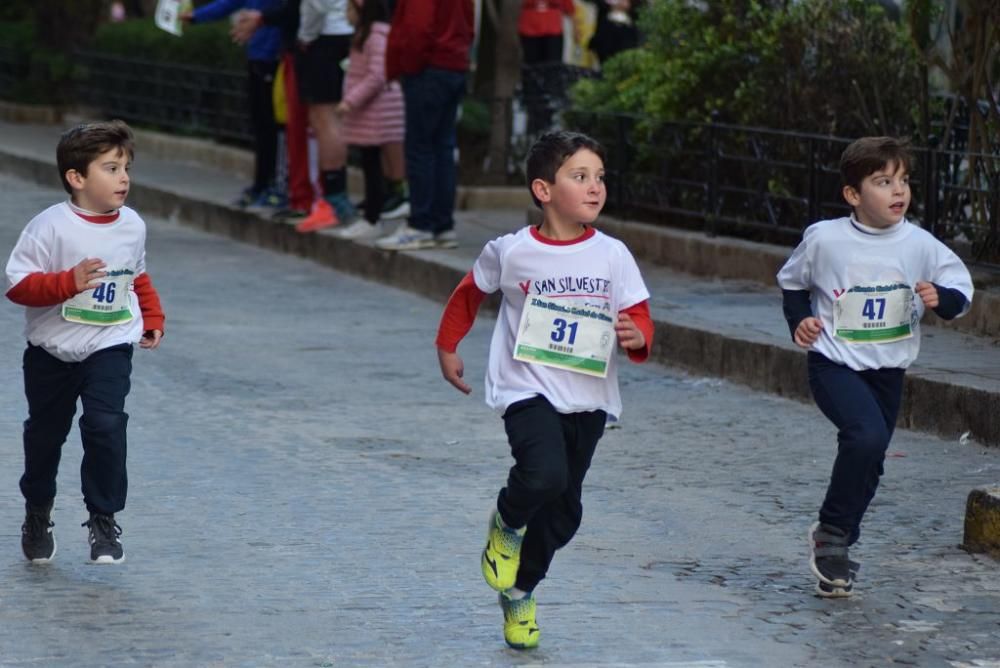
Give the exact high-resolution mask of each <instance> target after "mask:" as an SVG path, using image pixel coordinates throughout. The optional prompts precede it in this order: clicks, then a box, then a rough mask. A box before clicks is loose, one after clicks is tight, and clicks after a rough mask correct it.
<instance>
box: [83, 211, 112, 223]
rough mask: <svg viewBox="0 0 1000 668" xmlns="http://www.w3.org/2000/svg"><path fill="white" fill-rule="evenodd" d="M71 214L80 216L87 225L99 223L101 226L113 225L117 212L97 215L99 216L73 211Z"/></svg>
mask: <svg viewBox="0 0 1000 668" xmlns="http://www.w3.org/2000/svg"><path fill="white" fill-rule="evenodd" d="M73 213H75V214H76V215H78V216H80V217H81V218H83V219H84V220H85V221H87V222H88V223H99V224H101V225H105V224H107V223H113V222H115V221H116V220H118V212H117V211H115V212H114V213H106V214H99V215H93V216H91V215H88V214H85V213H80V212H79V211H74V212H73Z"/></svg>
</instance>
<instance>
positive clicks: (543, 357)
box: [436, 132, 653, 649]
mask: <svg viewBox="0 0 1000 668" xmlns="http://www.w3.org/2000/svg"><path fill="white" fill-rule="evenodd" d="M527 180H528V186H529V188H530V190H531V195H532V199H533V200H534V202H535V204H536V206H538V207H540V208H541V209H542V212H543V220H542V223H541V225H539V226H538V227H525V228H522V229H521V230H519V231H517V232H515V233H513V234H508V235H505V236H502V237H499V238H498V239H495V240H493V241H490V242H489V243H487V244H486V246H485V247H484V248H483V250H482V252H481V254H480V255H479V258H478V259H477V260H476V262H475V264H474V266H473V268H472V271H471V272H469V274H467V275H466V277H465V278H464V279H463V280H462V281H461V283H460V284H459V285H458V287H457V288H456V289H455V291H454V293H453V294H452V296H451V298H450V299H449V300H448V304H447V305H446V306H445V310H444V314H443V316H442V318H441V324H440V327H439V330H438V336H437V340H436V344H437V348H438V358H439V361H440V364H441V372H442V374H443V375H444V377H445V379H446V380H447V381H448V382H450V383H451V384H452V385H454V386H455V387H456V388H458V389H459V390H461V391H462V392H464V393H466V394H468V393H469V392H470V391H471V389H470V388H469V386H468V385H467V384H466V383H465V381H464V380H463V373H464V366H463V362H462V358H461V357H460V356H459V355H458V354H457V352H456V350H457V347H458V343H459V342H460V341H461V339H462V338H463V337H464V336H465V335H466V334H467V333H468V331H469V329H470V328H471V327H472V324H473V320H474V319H475V315H476V312H477V311H478V309H479V306H480V304H481V303H482V301H483V300H484V299H485V298H486V296H487V295H489V294H491V293H494V292H496V291H497V290H499V291H500V292H501V293H502V297H503V298H502V300H501V305H500V312H499V316H498V318H497V323H496V326H495V328H494V331H493V338H492V341H491V343H490V351H489V364H488V369H487V372H486V383H485V386H486V403H487V404H488V405H489V406H490V407H492V408H494V409H496V410H497V411H499V412H501V413H502V415H503V421H504V427H505V429H506V432H507V438H508V441H509V443H510V448H511V455H512V456H513V458H514V466H513V467H511V469H510V472H509V474H508V478H507V485H506V486H505V487H504V488H503V489H501V490H500V493H499V495H498V497H497V503H496V508H495V509H493V510H492V512H491V513H490V518H489V526H488V535H487V543H486V548H485V549H484V550H483V553H482V556H481V566H482V572H483V576H484V577H485V579H486V582H487V583H488V584H489V585H490V586H491V587H492V588H493V589H495V590H497V591H498V592H500V596H499V600H500V606H501V608H502V609H503V615H504V639H505V640H506V641H507V644H509V645H510V646H511V647H514V648H518V649H525V648H530V647H535V646H536V645H538V640H539V629H538V625H537V623H536V620H535V597H534V593H533V592H534V590H535V587H536V585H538V583H539V582H540V581H541V580H542V579H543V578H544V577H545V575H546V572H547V571H548V568H549V564H550V563H551V561H552V557H553V555H554V554H555V552H556V550H558V549H560V548H562V547H563V546H565V545H566V544H567V543H569V541H570V539H571V538H572V537H573V535H574V534H575V533H576V530H577V528H578V527H579V526H580V521H581V519H582V516H583V506H582V504H581V492H582V486H583V479H584V476H585V475H586V473H587V469H588V468H589V467H590V462H591V458H592V457H593V454H594V449H595V447H596V446H597V442H598V440H599V439H600V438H601V436H602V435H603V433H604V426H605V423H606V421H608V420H617V418H618V416H619V414H620V413H621V397H620V395H619V390H618V377H617V363H618V360H617V356H616V354H615V348H616V344H617V345H618V346H621V347H622V348H623V349H624V350H625V351H626V352H627V354H628V357H629V358H630V359H631V360H632V361H635V362H642V361H644V360H645V359H646V358H647V357H648V356H649V351H650V347H651V345H652V338H653V322H652V319H651V318H650V315H649V305H648V299H649V292H648V291H647V289H646V286H645V284H644V282H643V280H642V276H641V275H640V273H639V269H638V267H637V265H636V263H635V260H634V259H633V257H632V255H631V254H630V253H629V251H628V249H627V248H626V247H625V245H624V244H623V243H621V242H620V241H618V240H616V239H612V238H611V237H608V236H606V235H604V234H603V233H601V232H599V231H597V230H595V229H594V228H593V227H591V223H593V222H594V220H596V219H597V216H598V214H599V213H600V211H601V208H602V207H603V206H604V202H605V199H606V196H607V190H606V187H605V184H604V151H603V149H602V147H601V146H600V144H598V143H597V142H596V141H594V140H593V139H591V138H590V137H587V136H585V135H582V134H577V133H572V132H552V133H548V134H545V135H543V136H542V137H540V138H539V139H538V141H536V142H535V144H534V145H533V146H532V148H531V150H530V151H529V154H528V159H527Z"/></svg>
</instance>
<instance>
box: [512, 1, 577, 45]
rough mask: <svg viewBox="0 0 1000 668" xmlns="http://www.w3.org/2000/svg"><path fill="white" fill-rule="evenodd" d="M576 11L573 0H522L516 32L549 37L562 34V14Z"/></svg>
mask: <svg viewBox="0 0 1000 668" xmlns="http://www.w3.org/2000/svg"><path fill="white" fill-rule="evenodd" d="M575 13H576V6H575V5H574V4H573V0H522V2H521V15H520V16H519V17H518V19H517V33H518V34H519V35H521V36H523V37H550V36H556V35H562V34H563V24H562V17H563V14H565V15H566V16H569V17H570V18H572V17H573V15H574V14H575Z"/></svg>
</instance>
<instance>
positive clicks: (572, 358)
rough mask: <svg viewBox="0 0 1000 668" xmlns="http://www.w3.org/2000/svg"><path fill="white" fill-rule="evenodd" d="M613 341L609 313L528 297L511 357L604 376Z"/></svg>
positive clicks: (612, 329)
mask: <svg viewBox="0 0 1000 668" xmlns="http://www.w3.org/2000/svg"><path fill="white" fill-rule="evenodd" d="M614 342H615V320H614V318H613V317H612V316H611V315H609V314H608V313H606V312H604V311H601V310H596V309H592V308H588V307H574V306H567V305H564V304H562V303H560V301H559V300H554V299H553V300H549V299H543V298H540V297H529V298H528V299H527V300H525V302H524V309H523V310H522V311H521V322H520V324H519V325H518V328H517V340H516V341H515V342H514V359H516V360H519V361H521V362H529V363H531V364H541V365H543V366H550V367H556V368H559V369H565V370H567V371H573V372H575V373H582V374H585V375H588V376H597V377H599V378H605V377H606V376H607V375H608V362H609V361H610V359H611V354H612V353H613V352H614Z"/></svg>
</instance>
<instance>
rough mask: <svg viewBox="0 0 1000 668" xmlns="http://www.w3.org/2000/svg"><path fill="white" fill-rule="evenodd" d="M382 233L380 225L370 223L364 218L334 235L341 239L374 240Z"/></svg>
mask: <svg viewBox="0 0 1000 668" xmlns="http://www.w3.org/2000/svg"><path fill="white" fill-rule="evenodd" d="M381 233H382V225H381V224H380V223H369V222H368V221H367V220H365V219H364V218H360V219H358V220H355V221H354V222H353V223H351V224H350V225H347V226H346V227H342V228H341V229H339V230H337V231H335V232H334V233H333V234H334V236H337V237H340V238H341V239H374V238H375V237H377V236H379V235H380V234H381Z"/></svg>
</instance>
